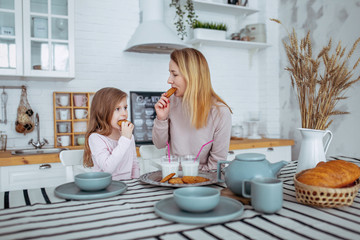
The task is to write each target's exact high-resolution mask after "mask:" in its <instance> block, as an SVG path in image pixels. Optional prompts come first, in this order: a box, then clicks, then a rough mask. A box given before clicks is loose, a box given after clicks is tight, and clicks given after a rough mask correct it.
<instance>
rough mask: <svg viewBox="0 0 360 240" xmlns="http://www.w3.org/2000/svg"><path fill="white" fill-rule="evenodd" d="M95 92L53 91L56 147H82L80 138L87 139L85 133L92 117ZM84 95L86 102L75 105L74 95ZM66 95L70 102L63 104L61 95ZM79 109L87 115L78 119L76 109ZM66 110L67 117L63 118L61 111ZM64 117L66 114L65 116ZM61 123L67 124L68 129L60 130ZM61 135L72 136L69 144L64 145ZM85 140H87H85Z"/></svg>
mask: <svg viewBox="0 0 360 240" xmlns="http://www.w3.org/2000/svg"><path fill="white" fill-rule="evenodd" d="M94 94H95V93H94V92H54V93H53V106H54V107H53V109H54V147H56V148H69V149H82V148H84V144H81V143H80V144H79V142H78V138H84V139H85V133H86V129H87V125H88V122H89V119H90V105H91V99H92V96H93V95H94ZM77 95H80V96H83V97H85V101H84V104H83V105H81V106H75V100H74V96H77ZM61 96H65V98H66V97H67V99H68V104H67V105H65V106H61V104H60V100H59V97H61ZM78 109H83V110H84V111H83V112H85V114H86V112H87V115H85V116H84V117H83V118H81V119H77V118H76V115H75V111H76V110H78ZM63 110H65V111H64V113H65V112H66V115H67V116H66V117H65V119H61V117H60V111H63ZM63 118H64V116H63ZM60 125H66V127H65V128H66V129H65V130H64V129H61V130H60V127H59V126H60ZM61 136H70V141H69V145H67V146H62V145H61V143H60V142H59V140H58V138H59V137H61ZM84 142H85V141H84Z"/></svg>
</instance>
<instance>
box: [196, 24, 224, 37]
mask: <svg viewBox="0 0 360 240" xmlns="http://www.w3.org/2000/svg"><path fill="white" fill-rule="evenodd" d="M192 28H193V29H194V38H195V39H212V40H225V38H226V30H227V26H226V24H224V23H214V22H200V21H198V20H195V21H194V23H193V25H192Z"/></svg>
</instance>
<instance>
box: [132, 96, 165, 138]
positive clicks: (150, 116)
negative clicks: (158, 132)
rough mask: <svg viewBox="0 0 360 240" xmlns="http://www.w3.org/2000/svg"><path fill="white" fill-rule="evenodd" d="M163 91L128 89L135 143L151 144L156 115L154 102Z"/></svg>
mask: <svg viewBox="0 0 360 240" xmlns="http://www.w3.org/2000/svg"><path fill="white" fill-rule="evenodd" d="M162 93H163V92H133V91H130V107H131V122H132V123H133V124H134V126H135V127H134V137H135V143H136V145H141V144H153V142H152V128H153V125H154V119H155V117H156V112H155V108H154V106H155V103H157V101H159V99H160V97H161V94H162Z"/></svg>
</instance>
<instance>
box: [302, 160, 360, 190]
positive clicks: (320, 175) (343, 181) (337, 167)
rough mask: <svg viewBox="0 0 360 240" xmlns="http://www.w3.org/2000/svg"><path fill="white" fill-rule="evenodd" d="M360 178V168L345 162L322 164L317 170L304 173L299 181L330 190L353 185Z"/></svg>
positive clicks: (313, 169)
mask: <svg viewBox="0 0 360 240" xmlns="http://www.w3.org/2000/svg"><path fill="white" fill-rule="evenodd" d="M359 177H360V168H359V167H358V166H357V165H356V164H354V163H350V162H347V161H344V160H332V161H329V162H320V163H318V164H317V165H316V167H315V168H312V169H309V170H306V171H304V173H302V174H301V175H300V176H298V177H297V180H298V181H299V182H301V183H304V184H307V185H311V186H319V187H329V188H341V187H346V186H348V185H350V184H353V183H354V182H355V181H356V180H357V179H358V178H359Z"/></svg>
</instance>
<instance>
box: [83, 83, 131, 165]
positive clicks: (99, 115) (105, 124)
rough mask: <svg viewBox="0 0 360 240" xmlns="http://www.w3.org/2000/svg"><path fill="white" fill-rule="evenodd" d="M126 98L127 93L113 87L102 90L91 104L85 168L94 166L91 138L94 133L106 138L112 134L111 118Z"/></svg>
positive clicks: (86, 137) (85, 149)
mask: <svg viewBox="0 0 360 240" xmlns="http://www.w3.org/2000/svg"><path fill="white" fill-rule="evenodd" d="M125 97H127V94H126V93H125V92H123V91H121V90H120V89H117V88H111V87H107V88H102V89H100V90H99V91H97V92H96V93H95V95H94V98H93V100H92V102H91V108H90V120H89V125H88V128H87V131H86V134H85V148H84V163H83V165H84V167H93V166H94V163H93V161H92V158H91V150H90V147H89V136H90V135H91V134H92V133H94V132H96V133H98V134H101V135H104V136H109V135H110V134H111V132H112V127H111V124H110V122H111V118H112V116H113V114H114V111H115V108H116V105H117V104H118V103H119V102H120V101H121V100H123V98H125Z"/></svg>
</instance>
